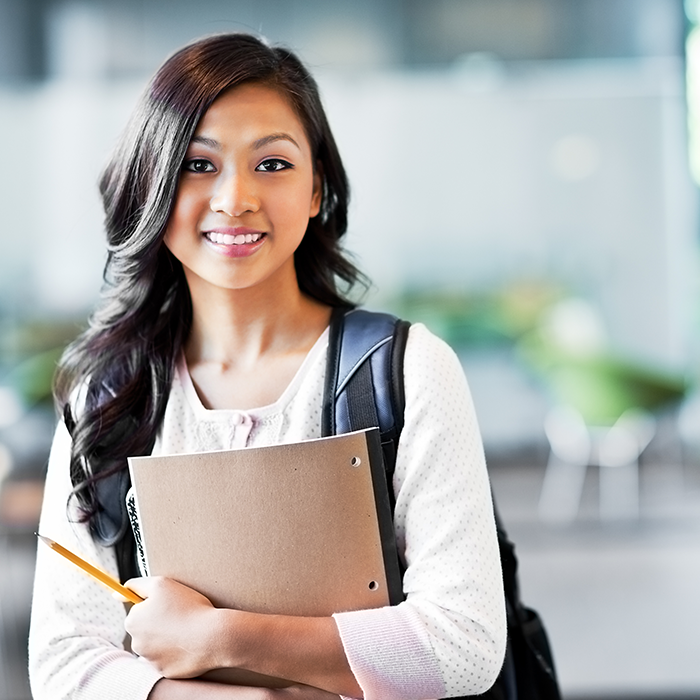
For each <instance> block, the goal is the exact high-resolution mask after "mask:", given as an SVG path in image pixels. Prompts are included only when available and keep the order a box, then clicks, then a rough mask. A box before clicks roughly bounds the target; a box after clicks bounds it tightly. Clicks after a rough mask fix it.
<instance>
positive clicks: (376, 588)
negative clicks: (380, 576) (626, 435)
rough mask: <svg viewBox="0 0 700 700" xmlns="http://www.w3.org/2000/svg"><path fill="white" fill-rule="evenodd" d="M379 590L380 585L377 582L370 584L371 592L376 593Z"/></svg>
mask: <svg viewBox="0 0 700 700" xmlns="http://www.w3.org/2000/svg"><path fill="white" fill-rule="evenodd" d="M378 589H379V584H378V583H377V582H376V581H370V582H369V590H370V591H376V590H378Z"/></svg>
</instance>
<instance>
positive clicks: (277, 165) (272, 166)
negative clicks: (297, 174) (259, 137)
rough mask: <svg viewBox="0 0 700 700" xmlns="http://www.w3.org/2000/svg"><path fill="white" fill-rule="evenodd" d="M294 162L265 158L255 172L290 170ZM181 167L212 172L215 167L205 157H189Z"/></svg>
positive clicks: (192, 171) (188, 170) (192, 170)
mask: <svg viewBox="0 0 700 700" xmlns="http://www.w3.org/2000/svg"><path fill="white" fill-rule="evenodd" d="M293 168H294V164H293V163H290V162H289V161H288V160H285V159H284V158H266V159H265V160H263V161H262V162H261V163H260V164H259V165H258V166H257V167H256V168H255V170H256V172H262V173H278V172H281V171H283V170H291V169H293ZM182 169H183V170H186V171H187V172H190V173H213V172H216V168H215V167H214V165H213V163H212V162H211V161H209V160H207V159H206V158H190V159H189V160H186V161H185V162H184V163H183V165H182Z"/></svg>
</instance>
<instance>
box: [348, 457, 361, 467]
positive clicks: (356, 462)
mask: <svg viewBox="0 0 700 700" xmlns="http://www.w3.org/2000/svg"><path fill="white" fill-rule="evenodd" d="M361 464H362V460H361V459H360V458H359V457H353V458H352V459H351V460H350V466H351V467H359V466H360V465H361Z"/></svg>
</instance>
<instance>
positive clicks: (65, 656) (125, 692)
mask: <svg viewBox="0 0 700 700" xmlns="http://www.w3.org/2000/svg"><path fill="white" fill-rule="evenodd" d="M70 440H71V439H70V436H69V434H68V431H67V430H66V428H65V425H64V424H63V423H60V424H59V426H58V428H57V430H56V434H55V437H54V442H53V446H52V450H51V455H50V458H49V467H48V473H47V478H46V488H45V494H44V504H43V507H42V513H41V520H40V524H39V532H40V533H41V534H42V535H45V536H47V537H50V538H51V539H53V540H55V541H57V542H59V543H60V544H62V545H64V546H66V547H68V548H69V549H71V550H73V551H75V552H76V553H79V554H80V555H81V556H83V557H84V558H85V559H87V560H89V561H91V562H92V563H94V564H96V565H97V566H99V567H101V568H102V569H104V570H106V571H108V572H110V573H111V574H113V575H115V576H116V575H117V565H116V558H115V555H114V551H113V549H111V548H106V547H102V546H100V545H98V544H97V543H95V542H94V541H93V539H92V537H91V536H90V533H89V530H88V528H87V526H86V525H82V524H79V523H77V522H71V521H75V520H76V518H75V511H74V509H71V511H70V512H71V515H69V514H68V513H67V510H66V504H67V503H68V498H69V494H70V492H71V483H70V477H69V467H68V464H69V456H70V444H71V443H70ZM125 616H126V610H125V607H124V605H123V604H122V603H120V602H119V601H118V600H117V599H116V598H115V597H114V596H113V595H112V594H111V592H110V591H109V590H108V589H107V588H106V587H104V586H102V584H100V583H98V582H96V581H94V580H93V579H92V578H90V577H89V576H86V575H85V574H84V573H82V572H81V571H80V570H79V569H77V568H76V567H74V566H73V565H72V564H71V563H69V562H67V561H65V560H64V559H63V557H61V556H60V555H58V554H57V553H56V552H53V551H52V550H50V549H49V548H48V547H45V546H44V545H43V544H39V549H38V551H37V566H36V575H35V581H34V596H33V602H32V613H31V626H30V633H29V676H30V683H31V689H32V695H33V697H34V698H35V700H64V699H65V700H68V698H70V699H71V700H91V699H94V700H146V698H147V696H148V694H149V693H150V691H151V688H152V687H153V685H154V684H155V683H156V682H157V681H158V680H159V679H160V677H161V676H160V674H159V673H158V671H157V670H156V669H155V667H153V666H152V665H151V664H149V663H148V662H147V661H144V660H142V659H140V658H138V657H136V656H135V655H133V654H132V653H130V652H129V651H126V650H125V649H124V637H125V632H124V618H125Z"/></svg>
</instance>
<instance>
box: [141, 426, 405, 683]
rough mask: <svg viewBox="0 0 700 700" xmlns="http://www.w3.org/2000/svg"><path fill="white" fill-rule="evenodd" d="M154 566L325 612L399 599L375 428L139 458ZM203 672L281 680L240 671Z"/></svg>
mask: <svg viewBox="0 0 700 700" xmlns="http://www.w3.org/2000/svg"><path fill="white" fill-rule="evenodd" d="M129 469H130V472H131V479H132V484H133V486H134V491H135V497H136V505H137V509H138V512H139V520H140V528H141V537H142V541H143V545H144V550H145V555H146V561H147V565H148V571H149V574H151V575H158V576H167V577H170V578H173V579H175V580H177V581H179V582H181V583H184V584H186V585H187V586H190V587H191V588H194V589H195V590H198V591H199V592H200V593H202V594H204V595H205V596H207V597H208V598H209V599H210V600H211V601H212V603H213V604H214V605H215V606H217V607H231V608H237V609H241V610H248V611H251V612H260V613H275V614H286V615H303V616H328V615H331V614H332V613H335V612H341V611H347V610H360V609H368V608H377V607H381V606H385V605H390V604H396V603H398V602H400V600H401V599H402V591H401V576H400V572H399V566H398V557H397V553H396V543H395V538H394V531H393V522H392V516H391V507H390V503H389V496H388V490H387V484H386V477H385V474H384V465H383V459H382V448H381V444H380V440H379V431H378V430H377V429H376V428H374V429H370V430H363V431H358V432H354V433H346V434H344V435H337V436H332V437H326V438H320V439H317V440H308V441H304V442H297V443H292V444H285V445H274V446H269V447H257V448H244V449H237V450H227V451H220V452H201V453H195V454H182V455H168V456H149V457H132V458H130V459H129ZM207 675H208V677H210V678H212V679H215V680H223V681H225V682H234V683H238V684H245V685H264V686H268V687H279V686H281V685H284V684H285V682H284V681H283V680H280V679H273V678H269V677H267V676H260V675H259V674H254V673H250V672H246V671H242V670H231V669H226V670H224V669H218V670H216V671H214V672H210V674H207Z"/></svg>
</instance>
